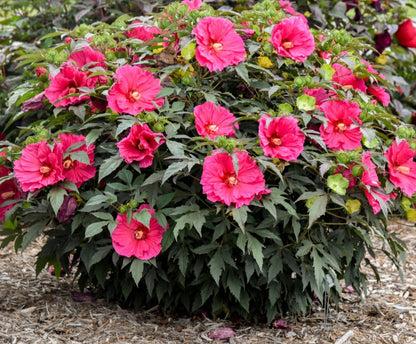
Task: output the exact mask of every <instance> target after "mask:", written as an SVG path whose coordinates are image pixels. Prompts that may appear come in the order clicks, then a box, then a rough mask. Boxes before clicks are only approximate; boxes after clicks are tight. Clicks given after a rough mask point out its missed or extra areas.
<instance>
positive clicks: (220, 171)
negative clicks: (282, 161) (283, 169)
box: [201, 150, 270, 208]
mask: <svg viewBox="0 0 416 344" xmlns="http://www.w3.org/2000/svg"><path fill="white" fill-rule="evenodd" d="M234 155H235V157H237V160H238V172H236V170H235V168H234V164H233V158H232V156H231V155H230V154H228V153H220V152H218V150H216V151H214V152H213V154H212V155H210V156H207V157H206V158H205V161H204V166H203V170H202V176H201V185H202V191H203V193H204V194H206V195H207V198H208V199H209V200H210V201H212V202H221V203H225V204H226V205H228V206H230V205H234V206H235V207H236V208H239V207H241V206H243V205H249V204H250V202H251V201H252V200H253V199H254V197H259V198H260V197H261V195H263V194H266V193H270V190H267V189H265V181H264V176H263V173H262V172H261V170H260V168H259V167H258V166H257V165H256V163H255V161H254V160H252V159H251V158H250V156H249V155H248V153H247V152H236V153H234Z"/></svg>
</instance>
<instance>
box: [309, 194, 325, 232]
mask: <svg viewBox="0 0 416 344" xmlns="http://www.w3.org/2000/svg"><path fill="white" fill-rule="evenodd" d="M327 204H328V196H327V195H322V196H318V197H317V198H316V199H315V201H314V202H313V204H312V206H311V207H310V208H309V209H308V213H309V225H308V228H310V227H311V226H312V225H313V223H314V222H315V221H316V220H317V219H319V218H320V217H321V216H322V215H325V212H326V206H327Z"/></svg>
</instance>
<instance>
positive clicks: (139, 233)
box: [133, 225, 149, 240]
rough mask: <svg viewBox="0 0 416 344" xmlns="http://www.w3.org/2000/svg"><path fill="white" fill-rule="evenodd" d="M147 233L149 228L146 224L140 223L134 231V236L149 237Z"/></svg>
mask: <svg viewBox="0 0 416 344" xmlns="http://www.w3.org/2000/svg"><path fill="white" fill-rule="evenodd" d="M147 233H149V228H147V227H146V226H144V225H139V227H138V228H136V229H135V230H134V232H133V235H134V238H135V239H136V240H144V239H146V238H147Z"/></svg>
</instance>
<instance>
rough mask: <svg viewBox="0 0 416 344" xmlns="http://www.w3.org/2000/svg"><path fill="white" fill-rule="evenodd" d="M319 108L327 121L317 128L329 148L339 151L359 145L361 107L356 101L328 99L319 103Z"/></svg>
mask: <svg viewBox="0 0 416 344" xmlns="http://www.w3.org/2000/svg"><path fill="white" fill-rule="evenodd" d="M321 110H322V111H323V113H324V114H325V117H326V118H327V120H328V121H327V123H326V125H324V124H322V125H321V126H320V128H319V129H320V131H321V136H322V139H323V140H324V142H325V144H326V145H327V146H328V147H329V148H331V149H333V150H334V151H339V150H353V149H356V148H359V147H361V137H362V133H361V131H360V127H359V125H361V123H362V122H361V120H360V118H359V117H360V114H361V109H360V107H359V106H358V104H357V103H354V102H350V101H348V100H328V101H327V102H325V103H323V104H322V105H321Z"/></svg>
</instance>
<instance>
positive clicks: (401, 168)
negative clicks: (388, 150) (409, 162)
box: [396, 166, 410, 174]
mask: <svg viewBox="0 0 416 344" xmlns="http://www.w3.org/2000/svg"><path fill="white" fill-rule="evenodd" d="M396 170H397V171H398V172H400V173H403V174H409V173H410V167H407V166H398V167H396Z"/></svg>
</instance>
